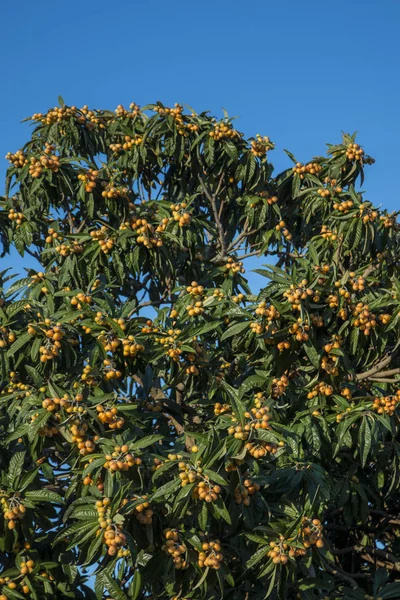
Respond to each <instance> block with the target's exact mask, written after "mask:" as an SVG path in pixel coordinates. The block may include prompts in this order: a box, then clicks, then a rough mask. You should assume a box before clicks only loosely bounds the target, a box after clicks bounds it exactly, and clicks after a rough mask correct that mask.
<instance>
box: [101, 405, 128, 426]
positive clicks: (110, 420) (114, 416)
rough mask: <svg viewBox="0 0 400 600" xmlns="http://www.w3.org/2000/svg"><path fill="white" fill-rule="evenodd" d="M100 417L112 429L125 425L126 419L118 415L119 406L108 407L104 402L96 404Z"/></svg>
mask: <svg viewBox="0 0 400 600" xmlns="http://www.w3.org/2000/svg"><path fill="white" fill-rule="evenodd" d="M96 410H97V412H98V419H99V421H100V422H101V423H103V425H108V427H109V428H110V429H121V428H122V427H123V426H124V423H125V419H124V418H123V417H121V416H118V408H117V407H116V406H112V407H111V408H110V407H107V406H103V405H102V404H98V405H97V406H96Z"/></svg>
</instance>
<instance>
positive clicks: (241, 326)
mask: <svg viewBox="0 0 400 600" xmlns="http://www.w3.org/2000/svg"><path fill="white" fill-rule="evenodd" d="M245 329H249V323H248V321H244V322H243V323H235V325H232V326H231V327H229V329H227V330H226V331H225V333H223V334H222V336H221V342H223V341H224V340H227V339H228V338H230V337H232V336H233V335H237V334H238V333H241V332H242V331H244V330H245Z"/></svg>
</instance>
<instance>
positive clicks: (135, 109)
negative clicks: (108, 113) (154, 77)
mask: <svg viewBox="0 0 400 600" xmlns="http://www.w3.org/2000/svg"><path fill="white" fill-rule="evenodd" d="M129 108H130V110H127V109H126V108H124V106H123V105H122V104H118V106H117V108H116V109H115V111H114V112H115V114H116V115H117V117H119V118H128V119H134V118H135V117H137V116H138V115H139V114H140V107H139V105H138V104H136V103H135V102H131V103H130V105H129Z"/></svg>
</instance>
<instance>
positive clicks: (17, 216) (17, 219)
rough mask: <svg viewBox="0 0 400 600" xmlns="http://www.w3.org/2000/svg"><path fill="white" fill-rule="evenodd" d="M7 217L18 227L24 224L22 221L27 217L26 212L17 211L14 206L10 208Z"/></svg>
mask: <svg viewBox="0 0 400 600" xmlns="http://www.w3.org/2000/svg"><path fill="white" fill-rule="evenodd" d="M7 217H8V218H9V219H10V221H13V222H14V223H15V224H16V226H17V227H19V226H20V225H22V221H23V220H24V219H25V215H24V213H22V212H17V211H16V210H15V209H14V208H10V210H9V212H8V215H7Z"/></svg>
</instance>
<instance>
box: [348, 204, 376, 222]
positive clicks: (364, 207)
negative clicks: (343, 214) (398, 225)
mask: <svg viewBox="0 0 400 600" xmlns="http://www.w3.org/2000/svg"><path fill="white" fill-rule="evenodd" d="M359 209H360V210H359V214H358V216H359V217H361V219H362V222H363V223H364V224H366V223H374V221H376V220H377V218H378V216H379V212H378V211H377V210H373V209H372V208H371V206H370V204H369V202H362V203H361V204H360V206H359ZM353 217H354V218H355V219H356V218H357V215H356V214H355V215H353Z"/></svg>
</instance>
